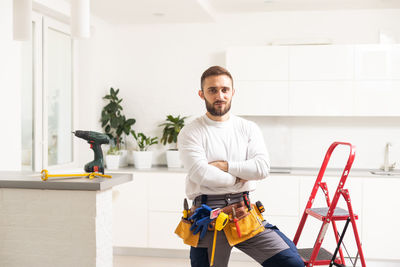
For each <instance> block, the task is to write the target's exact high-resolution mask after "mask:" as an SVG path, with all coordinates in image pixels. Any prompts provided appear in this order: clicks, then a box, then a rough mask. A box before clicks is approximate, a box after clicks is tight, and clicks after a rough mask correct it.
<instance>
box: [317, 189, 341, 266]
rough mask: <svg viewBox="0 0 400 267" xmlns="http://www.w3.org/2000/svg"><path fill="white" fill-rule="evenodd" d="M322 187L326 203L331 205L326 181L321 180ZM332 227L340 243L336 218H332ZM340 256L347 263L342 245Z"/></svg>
mask: <svg viewBox="0 0 400 267" xmlns="http://www.w3.org/2000/svg"><path fill="white" fill-rule="evenodd" d="M320 187H321V189H322V192H323V193H324V195H325V200H326V205H327V207H330V206H331V200H330V198H329V190H328V185H327V184H326V183H325V182H321V184H320ZM332 228H333V233H334V235H335V239H336V244H338V243H339V240H340V237H339V234H338V230H337V226H336V222H335V221H334V220H332ZM339 256H340V260H341V262H342V264H344V265H346V262H345V260H344V255H343V251H342V248H341V247H340V246H339Z"/></svg>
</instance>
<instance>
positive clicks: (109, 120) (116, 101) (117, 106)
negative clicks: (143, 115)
mask: <svg viewBox="0 0 400 267" xmlns="http://www.w3.org/2000/svg"><path fill="white" fill-rule="evenodd" d="M118 93H119V89H117V90H114V88H112V87H111V88H110V93H109V94H107V95H106V96H104V97H103V99H105V100H108V103H107V105H105V106H104V107H103V110H102V111H101V120H100V121H101V127H103V128H104V131H105V133H106V134H107V135H108V137H110V139H111V140H113V141H114V144H115V148H114V147H113V148H111V147H110V149H113V150H114V151H113V152H111V153H114V154H115V153H116V151H115V150H117V151H119V152H120V153H119V155H120V159H119V166H120V167H124V166H127V165H128V159H127V157H128V156H127V154H128V151H127V150H126V149H123V148H125V146H123V145H124V140H123V138H122V135H123V134H125V135H129V132H130V130H131V127H132V125H133V124H135V122H136V120H135V119H132V118H130V119H127V118H126V117H125V115H124V114H123V112H122V110H123V108H122V106H121V102H122V100H123V99H122V98H121V99H120V98H119V97H118Z"/></svg>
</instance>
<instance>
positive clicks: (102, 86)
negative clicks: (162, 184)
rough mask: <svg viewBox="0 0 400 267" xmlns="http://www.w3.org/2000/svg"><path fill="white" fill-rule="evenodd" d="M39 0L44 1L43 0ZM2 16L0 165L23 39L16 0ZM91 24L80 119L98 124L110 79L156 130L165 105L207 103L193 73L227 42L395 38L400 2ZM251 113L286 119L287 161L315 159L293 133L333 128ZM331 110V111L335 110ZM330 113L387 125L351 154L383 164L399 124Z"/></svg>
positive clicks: (264, 122)
mask: <svg viewBox="0 0 400 267" xmlns="http://www.w3.org/2000/svg"><path fill="white" fill-rule="evenodd" d="M39 3H42V4H46V1H39ZM58 6H60V7H61V6H62V5H61V4H60V5H58ZM61 9H62V10H65V9H66V8H61ZM0 22H1V24H0V32H1V35H0V40H1V42H0V56H1V58H2V60H1V61H0V77H1V78H0V80H1V81H2V87H1V90H2V92H4V93H3V96H6V97H3V98H2V100H1V101H2V103H1V105H0V110H1V111H2V113H3V114H7V115H3V116H2V117H1V119H0V120H1V122H2V126H3V130H2V131H1V133H0V137H1V140H4V141H3V143H4V144H3V146H2V148H3V151H8V153H9V154H4V153H3V156H2V157H1V158H0V162H1V163H0V169H19V168H20V143H21V141H20V140H21V138H20V132H21V130H20V95H19V90H20V89H19V83H20V64H19V62H20V58H19V57H20V45H19V43H18V42H15V41H12V31H11V29H12V0H6V1H1V3H0ZM92 24H93V26H94V32H93V34H92V38H91V39H90V40H86V41H79V51H78V53H79V62H78V66H79V83H78V85H79V88H78V96H79V98H80V100H79V110H78V111H77V112H78V115H79V122H78V125H79V128H80V129H92V130H100V124H99V119H100V112H101V108H102V107H103V105H104V102H103V100H102V99H101V97H102V96H104V95H105V94H106V92H107V91H108V89H109V87H110V86H115V87H117V88H120V89H121V93H120V95H121V96H122V97H123V98H124V102H123V104H124V109H125V113H126V115H127V116H128V117H134V118H136V120H137V123H136V124H135V126H134V128H135V130H137V131H143V132H145V133H146V134H151V135H158V136H160V134H161V129H160V128H159V127H157V125H158V124H159V123H161V122H162V120H163V119H164V118H165V116H166V115H167V114H174V115H176V114H182V115H192V119H193V118H194V117H196V116H198V115H200V114H202V113H203V112H204V107H203V103H202V102H201V101H200V99H199V98H198V96H197V90H198V88H199V77H200V75H201V73H202V71H203V70H204V69H205V68H207V67H208V66H210V65H214V64H219V65H225V55H224V52H225V49H226V48H227V47H229V46H239V45H243V46H247V45H265V44H268V43H270V42H271V41H273V40H276V39H286V38H291V39H293V38H300V39H302V40H304V39H305V38H321V37H322V38H330V39H331V40H332V41H333V43H336V44H345V43H349V44H352V43H357V44H360V43H377V42H379V31H380V30H385V31H387V32H391V33H393V35H394V36H395V37H396V38H397V41H399V40H400V27H398V25H400V10H359V11H357V10H356V11H354V10H353V11H324V12H323V11H313V12H274V13H260V14H257V15H254V14H253V15H237V16H236V15H232V16H223V17H221V18H220V20H219V21H218V22H217V23H207V24H164V25H161V24H160V25H157V24H151V25H125V26H121V25H110V24H108V23H106V22H104V21H102V20H100V19H96V18H95V17H92ZM251 119H255V120H256V121H257V120H258V121H257V122H259V124H260V126H261V128H262V129H263V131H264V135H265V137H266V139H270V136H271V131H270V129H272V130H273V131H272V135H273V136H282V135H280V134H279V133H280V131H281V130H280V129H281V128H282V127H283V128H285V127H286V128H290V129H291V133H290V134H289V135H285V136H284V138H286V139H287V140H292V141H291V143H292V146H290V147H289V148H287V149H288V150H287V151H289V153H290V154H289V156H288V158H290V161H289V163H290V164H292V165H295V166H297V165H306V166H314V165H315V164H316V161H317V160H316V159H311V160H310V161H307V162H304V160H306V158H304V157H303V156H302V155H303V149H299V147H298V145H297V144H298V143H300V142H294V141H293V140H301V138H302V136H303V135H304V134H306V135H307V136H308V135H309V134H311V135H312V134H313V132H315V131H319V132H320V136H330V135H329V134H328V133H329V131H330V129H328V128H327V127H325V125H324V123H325V122H324V121H313V120H311V121H309V120H308V119H307V118H303V119H291V120H290V119H285V118H277V119H273V118H269V119H268V118H251ZM276 120H277V121H276ZM327 120H328V121H332V118H327ZM333 122H334V124H336V125H337V126H338V127H339V128H340V127H342V128H345V129H346V130H349V131H348V132H349V133H350V134H351V133H357V132H359V131H360V130H361V129H364V130H366V131H369V130H370V129H375V131H376V132H377V135H378V136H379V135H380V133H381V132H383V131H384V130H385V131H386V133H388V136H382V137H379V140H378V141H377V142H376V143H374V145H373V146H374V147H375V146H377V147H376V149H375V150H373V151H370V152H371V153H368V154H369V156H370V157H371V158H372V161H371V159H370V158H367V157H365V156H364V158H365V159H363V160H362V161H357V162H356V163H357V164H359V167H366V166H368V167H379V166H378V165H380V163H381V161H382V160H381V158H382V150H383V147H382V145H383V144H384V142H385V141H386V139H395V137H396V133H397V132H396V131H397V129H393V127H392V126H390V127H386V126H385V125H387V124H384V123H383V124H380V123H379V120H377V119H376V120H372V121H371V122H372V123H374V124H375V125H377V127H376V126H372V124H370V123H371V122H370V121H369V120H363V121H361V124H362V125H363V126H357V124H356V125H353V124H352V123H347V122H346V120H343V119H340V118H337V119H334V120H333ZM396 122H397V121H396ZM389 125H391V124H389ZM370 126H371V127H370ZM293 129H303V130H304V131H303V130H302V131H300V130H299V131H296V130H293ZM285 131H286V130H285ZM325 134H326V135H325ZM357 136H358V135H357V134H354V135H351V136H350V137H351V138H352V140H354V142H355V143H357V142H358V141H359V139H358V137H357ZM322 140H323V141H321V142H320V143H318V144H315V145H313V144H311V146H310V147H309V148H307V149H309V154H310V155H320V154H321V152H320V150H321V146H323V145H325V142H327V141H325V139H324V138H322ZM360 140H361V139H360ZM363 140H365V139H363ZM388 141H389V140H388ZM390 141H392V140H390ZM268 142H270V141H268ZM274 143H275V142H271V143H270V144H269V149H270V151H271V154H272V157H273V159H274V158H276V159H277V160H275V162H276V163H277V164H276V165H285V164H287V162H285V161H284V160H283V161H282V158H284V156H282V154H276V151H280V150H279V147H274ZM363 143H366V142H364V141H363ZM394 143H395V142H394ZM378 147H379V148H378ZM153 149H155V150H157V153H156V158H155V160H154V163H165V158H164V155H163V153H162V152H163V151H164V149H165V148H163V147H162V146H161V145H158V146H156V147H154V148H153ZM323 150H325V149H323ZM300 152H301V153H300ZM5 155H7V156H5ZM275 155H276V156H275ZM91 158H92V152H91V151H90V150H89V149H88V147H87V144H85V143H84V142H79V162H80V165H82V164H84V163H85V162H87V161H89V160H91ZM318 158H319V157H318ZM360 159H361V156H360ZM399 159H400V157H399ZM318 166H319V163H318V164H317V167H318Z"/></svg>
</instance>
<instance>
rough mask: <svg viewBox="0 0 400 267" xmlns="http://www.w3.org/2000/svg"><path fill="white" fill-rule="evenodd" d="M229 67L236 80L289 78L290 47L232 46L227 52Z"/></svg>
mask: <svg viewBox="0 0 400 267" xmlns="http://www.w3.org/2000/svg"><path fill="white" fill-rule="evenodd" d="M226 62H227V68H228V70H229V71H230V72H231V74H232V75H233V79H234V81H286V80H288V70H289V67H288V47H286V46H255V47H232V48H228V49H227V53H226Z"/></svg>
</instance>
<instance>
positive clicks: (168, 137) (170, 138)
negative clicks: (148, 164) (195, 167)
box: [159, 115, 187, 168]
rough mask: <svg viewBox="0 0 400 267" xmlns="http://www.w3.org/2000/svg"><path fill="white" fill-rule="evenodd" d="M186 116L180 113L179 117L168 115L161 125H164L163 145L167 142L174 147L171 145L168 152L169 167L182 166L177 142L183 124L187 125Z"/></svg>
mask: <svg viewBox="0 0 400 267" xmlns="http://www.w3.org/2000/svg"><path fill="white" fill-rule="evenodd" d="M186 118H187V117H182V118H181V117H180V115H178V116H177V117H174V116H172V115H168V116H167V118H166V119H165V122H164V123H162V124H160V125H159V126H163V127H164V128H163V134H162V137H161V140H160V142H161V143H162V144H163V145H166V144H167V143H168V144H172V147H170V148H169V149H168V150H167V152H166V155H167V165H168V168H181V167H182V163H181V160H180V158H179V152H178V148H177V145H176V142H177V141H178V134H179V132H180V131H181V129H182V128H183V126H185V119H186Z"/></svg>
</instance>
